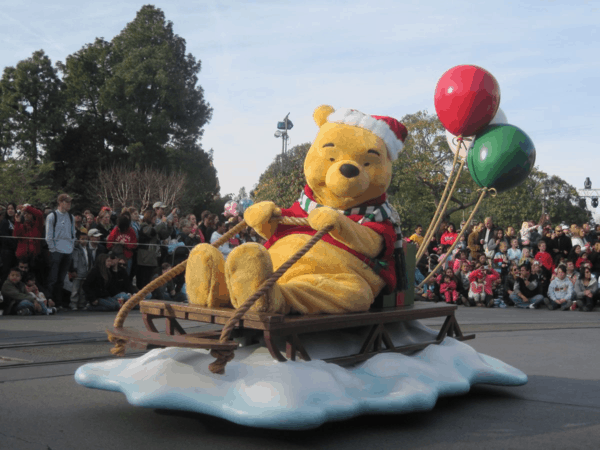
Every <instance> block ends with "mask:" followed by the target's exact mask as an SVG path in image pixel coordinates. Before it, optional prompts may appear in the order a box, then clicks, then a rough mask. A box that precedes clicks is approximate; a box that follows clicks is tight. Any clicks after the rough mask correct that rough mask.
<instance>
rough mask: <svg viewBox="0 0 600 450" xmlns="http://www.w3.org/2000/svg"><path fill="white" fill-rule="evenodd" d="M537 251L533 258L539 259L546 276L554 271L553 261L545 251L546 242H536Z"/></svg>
mask: <svg viewBox="0 0 600 450" xmlns="http://www.w3.org/2000/svg"><path fill="white" fill-rule="evenodd" d="M538 250H539V251H538V252H537V253H536V254H535V258H534V259H535V260H536V261H539V262H540V264H541V265H542V267H543V268H544V270H545V271H546V275H548V278H550V276H551V275H552V272H554V261H553V260H552V255H550V253H548V252H547V251H546V243H545V242H544V241H539V242H538Z"/></svg>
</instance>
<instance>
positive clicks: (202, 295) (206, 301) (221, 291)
mask: <svg viewBox="0 0 600 450" xmlns="http://www.w3.org/2000/svg"><path fill="white" fill-rule="evenodd" d="M185 282H186V288H187V295H188V299H189V302H190V304H193V305H199V306H208V307H209V308H217V307H221V306H227V305H229V292H228V291H227V283H226V282H225V259H224V258H223V255H222V254H221V252H220V251H219V250H218V249H216V248H214V247H213V246H212V245H209V244H200V245H197V246H196V247H194V249H193V250H192V252H191V253H190V256H189V258H188V262H187V267H186V270H185Z"/></svg>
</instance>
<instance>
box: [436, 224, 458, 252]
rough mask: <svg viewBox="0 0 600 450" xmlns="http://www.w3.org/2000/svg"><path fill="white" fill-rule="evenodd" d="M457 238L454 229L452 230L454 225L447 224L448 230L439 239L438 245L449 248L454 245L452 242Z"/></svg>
mask: <svg viewBox="0 0 600 450" xmlns="http://www.w3.org/2000/svg"><path fill="white" fill-rule="evenodd" d="M457 237H458V233H457V232H456V229H455V228H454V224H453V223H450V224H448V228H447V229H446V232H445V233H444V234H442V237H441V238H440V243H441V244H442V245H447V246H450V245H452V244H454V241H456V238H457Z"/></svg>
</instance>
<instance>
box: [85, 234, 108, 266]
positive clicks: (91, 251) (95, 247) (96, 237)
mask: <svg viewBox="0 0 600 450" xmlns="http://www.w3.org/2000/svg"><path fill="white" fill-rule="evenodd" d="M88 236H89V238H90V241H89V243H88V252H87V253H88V258H89V266H90V269H91V268H93V267H94V264H95V263H96V258H97V257H98V256H99V255H101V254H102V253H108V250H106V247H105V246H104V244H100V242H99V241H100V240H101V239H102V233H100V231H99V230H98V229H97V228H92V229H91V230H90V231H88Z"/></svg>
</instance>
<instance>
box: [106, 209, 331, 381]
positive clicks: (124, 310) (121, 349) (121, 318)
mask: <svg viewBox="0 0 600 450" xmlns="http://www.w3.org/2000/svg"><path fill="white" fill-rule="evenodd" d="M277 220H278V221H279V223H282V224H284V225H298V226H302V225H308V220H307V219H305V218H297V217H280V218H277ZM246 226H247V224H246V222H245V221H242V222H240V223H239V224H237V225H236V226H235V227H233V228H232V229H231V230H229V231H228V232H227V233H225V234H224V235H223V236H222V237H221V238H220V239H218V240H217V241H215V242H214V243H213V244H211V245H212V246H213V247H215V248H219V247H220V246H221V245H223V244H224V243H226V242H228V241H229V239H230V238H231V237H232V236H235V235H236V234H237V233H238V232H239V231H240V230H242V229H244V228H245V227H246ZM332 229H333V227H325V228H323V229H321V230H319V231H318V232H317V233H316V234H315V235H314V236H313V237H312V238H311V239H310V240H309V241H308V242H307V243H306V244H304V246H303V247H302V248H301V249H300V250H298V251H297V252H296V253H295V254H294V255H293V256H292V257H291V258H290V259H288V260H287V261H286V262H285V263H283V264H282V265H281V267H279V269H277V270H276V271H275V272H273V273H272V274H271V276H270V277H269V278H268V279H267V280H266V281H265V282H264V283H263V284H262V286H261V287H260V288H259V289H258V291H256V292H255V293H254V294H253V295H252V296H251V297H250V298H248V299H247V300H246V301H245V302H244V303H243V304H242V306H240V307H239V308H238V309H237V310H236V313H235V314H234V315H233V316H232V317H231V318H230V319H229V320H228V321H227V323H226V324H225V327H223V330H222V332H221V337H220V339H219V342H227V341H228V340H229V336H230V334H231V331H232V330H233V329H234V328H235V326H236V325H237V324H238V322H239V321H240V320H241V318H242V317H243V316H244V314H246V312H247V311H248V310H249V309H250V308H251V307H252V305H254V303H255V302H256V301H257V300H258V299H259V298H260V297H262V296H263V295H265V294H266V293H267V292H268V291H269V289H271V287H273V285H274V284H275V282H276V281H277V280H278V279H279V278H280V277H281V276H282V275H283V274H284V273H285V272H286V271H287V270H288V269H289V268H290V267H291V266H292V265H293V264H294V263H295V262H297V261H298V260H299V259H300V258H301V257H302V256H304V255H305V254H306V252H308V251H309V250H310V249H311V248H312V247H313V246H314V245H315V244H316V243H317V242H318V241H319V240H321V238H322V237H323V236H324V235H325V234H327V233H328V232H329V231H331V230H332ZM186 266H187V260H185V261H183V262H182V263H180V264H178V265H176V266H175V267H173V268H171V269H170V270H169V271H168V272H166V273H164V274H163V275H161V276H160V277H158V278H157V279H155V280H153V281H152V282H150V283H149V284H148V285H146V286H145V287H144V288H143V289H142V290H140V291H139V292H138V293H136V294H135V295H133V296H132V297H131V298H130V299H129V300H128V301H127V302H126V303H125V304H124V305H123V306H122V307H121V309H120V310H119V313H118V314H117V317H116V318H115V321H114V324H113V326H114V328H122V327H123V324H124V323H125V319H126V318H127V316H128V315H129V313H130V312H131V311H132V310H133V308H135V307H136V306H137V305H138V304H139V303H140V302H141V301H142V300H143V299H144V298H145V297H146V295H147V294H148V293H150V292H152V291H154V290H155V289H157V288H159V287H161V286H163V285H164V284H166V283H168V282H169V281H170V280H172V279H173V278H175V277H176V276H177V275H179V274H181V273H182V272H183V271H184V270H185V268H186ZM107 333H108V340H109V341H110V342H111V343H113V344H115V346H114V347H113V348H112V349H111V350H110V352H111V353H112V354H113V355H116V356H124V355H125V349H126V344H127V340H126V339H123V338H121V337H119V336H117V335H115V334H113V333H111V332H110V331H108V332H107ZM211 355H212V356H214V357H215V358H216V360H215V361H214V362H213V363H212V364H210V365H209V369H210V370H211V372H213V373H219V374H222V373H224V371H225V365H226V364H227V363H228V362H229V361H231V360H232V359H233V356H234V353H233V351H231V350H230V351H220V350H212V351H211Z"/></svg>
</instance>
